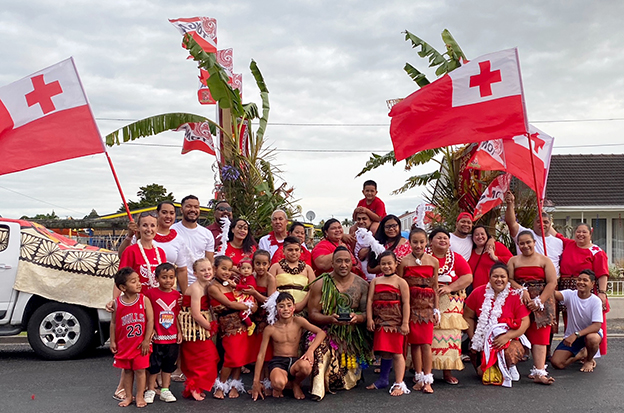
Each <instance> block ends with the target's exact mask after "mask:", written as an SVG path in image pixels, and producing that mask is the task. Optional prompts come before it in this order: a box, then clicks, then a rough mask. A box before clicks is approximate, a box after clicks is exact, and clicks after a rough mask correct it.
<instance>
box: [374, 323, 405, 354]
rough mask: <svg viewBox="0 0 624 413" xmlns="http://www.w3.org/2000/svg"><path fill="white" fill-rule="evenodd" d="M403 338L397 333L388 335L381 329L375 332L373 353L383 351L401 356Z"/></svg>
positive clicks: (388, 333)
mask: <svg viewBox="0 0 624 413" xmlns="http://www.w3.org/2000/svg"><path fill="white" fill-rule="evenodd" d="M404 339H405V336H404V335H403V334H401V333H400V332H399V331H396V332H394V333H390V332H387V331H385V330H384V329H383V328H380V329H378V330H375V337H374V338H373V351H385V352H387V353H393V354H403V340H404Z"/></svg>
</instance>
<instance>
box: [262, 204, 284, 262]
mask: <svg viewBox="0 0 624 413" xmlns="http://www.w3.org/2000/svg"><path fill="white" fill-rule="evenodd" d="M271 227H272V228H273V231H271V232H269V233H268V234H267V235H265V236H264V237H262V238H260V242H259V243H258V249H261V250H265V251H269V253H270V254H271V258H273V254H275V251H277V249H278V248H279V246H280V245H281V244H282V243H283V242H284V238H286V237H287V236H288V228H287V227H288V217H287V216H286V212H284V211H283V210H281V209H276V210H275V211H273V213H272V214H271Z"/></svg>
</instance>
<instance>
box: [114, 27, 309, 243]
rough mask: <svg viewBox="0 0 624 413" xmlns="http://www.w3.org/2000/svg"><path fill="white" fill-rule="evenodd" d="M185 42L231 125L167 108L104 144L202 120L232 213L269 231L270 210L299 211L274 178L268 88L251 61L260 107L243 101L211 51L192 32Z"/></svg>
mask: <svg viewBox="0 0 624 413" xmlns="http://www.w3.org/2000/svg"><path fill="white" fill-rule="evenodd" d="M184 44H185V46H186V48H187V50H188V51H189V53H190V54H191V56H193V59H194V60H195V61H196V62H198V66H199V67H200V68H202V69H204V70H206V71H207V72H208V73H209V75H210V77H209V78H208V79H207V86H208V87H209V88H210V93H211V95H212V97H213V98H214V100H216V101H217V103H218V104H219V108H220V109H222V110H223V112H224V114H225V115H224V118H229V119H231V128H230V127H229V126H228V127H222V126H221V125H219V124H218V123H217V122H215V121H213V120H211V119H208V118H206V117H204V116H200V115H196V114H190V113H166V114H162V115H157V116H152V117H149V118H146V119H142V120H139V121H137V122H134V123H132V124H130V125H127V126H125V127H123V128H122V129H120V130H117V131H114V132H112V133H111V134H109V135H108V136H106V144H107V145H108V146H113V145H119V144H120V140H119V135H120V133H121V135H122V140H123V142H128V141H132V140H135V139H138V138H141V137H145V136H152V135H156V134H158V133H161V132H164V131H167V130H172V129H177V128H178V127H179V126H180V125H181V124H183V123H186V122H207V123H208V126H209V128H210V133H211V134H212V135H213V136H216V135H217V131H219V132H220V137H221V140H222V142H221V148H220V149H221V158H218V159H217V166H218V171H219V182H216V184H215V186H216V190H217V192H220V193H221V195H222V196H223V197H224V198H225V199H227V200H228V201H229V203H230V205H232V209H233V214H234V215H235V216H240V217H244V218H246V219H248V220H249V221H250V223H251V226H252V232H253V234H254V235H255V236H259V235H261V234H264V233H266V232H268V230H269V228H270V225H271V213H272V212H273V211H274V210H275V209H277V208H281V209H283V210H285V211H286V212H287V214H288V215H289V216H290V217H292V216H295V215H298V214H300V213H301V208H300V207H299V206H298V205H295V201H294V200H293V197H292V191H293V188H291V187H288V185H287V184H286V183H285V182H283V183H281V184H278V183H277V182H276V176H278V175H279V170H278V169H277V168H276V167H275V165H273V164H272V163H271V162H270V161H271V160H272V158H271V151H270V150H268V149H266V148H265V146H264V145H265V141H264V133H265V130H266V126H267V123H268V119H269V110H270V105H269V90H268V88H267V87H266V84H265V82H264V78H263V77H262V74H261V73H260V69H258V66H257V64H256V62H255V61H253V60H252V61H251V63H250V65H249V69H250V71H251V73H252V75H253V77H254V79H255V81H256V85H257V86H258V88H259V89H260V97H261V99H262V113H260V112H259V110H258V107H257V105H256V104H255V103H247V104H243V103H242V102H241V95H240V92H239V91H238V89H233V88H232V86H231V85H230V84H228V75H227V73H226V72H225V70H224V69H223V68H222V67H221V66H220V65H219V64H218V63H217V60H216V55H215V54H214V53H206V52H204V51H203V50H202V49H201V47H200V46H199V45H198V44H197V43H196V42H195V41H194V40H193V38H192V37H191V36H188V35H187V36H185V37H184ZM253 119H258V123H259V125H258V127H257V129H256V130H255V131H254V130H253V129H252V128H251V120H253ZM244 125H247V128H246V132H245V133H246V134H247V135H248V142H249V149H248V150H241V148H242V147H243V146H244V145H241V139H243V137H244V136H243V135H244V132H243V126H244Z"/></svg>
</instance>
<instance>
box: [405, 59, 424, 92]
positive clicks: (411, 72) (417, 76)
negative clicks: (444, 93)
mask: <svg viewBox="0 0 624 413" xmlns="http://www.w3.org/2000/svg"><path fill="white" fill-rule="evenodd" d="M403 70H405V72H406V73H407V74H408V76H409V77H411V78H412V80H413V81H414V82H416V84H417V85H418V86H420V87H423V86H427V85H428V84H429V80H427V76H425V74H424V73H422V72H421V71H420V70H418V69H416V68H415V67H414V66H412V65H410V64H409V63H405V67H404V68H403Z"/></svg>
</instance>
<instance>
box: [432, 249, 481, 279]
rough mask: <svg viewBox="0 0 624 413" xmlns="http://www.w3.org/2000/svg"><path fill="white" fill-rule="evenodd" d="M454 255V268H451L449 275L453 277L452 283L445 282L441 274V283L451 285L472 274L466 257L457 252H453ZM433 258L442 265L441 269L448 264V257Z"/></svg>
mask: <svg viewBox="0 0 624 413" xmlns="http://www.w3.org/2000/svg"><path fill="white" fill-rule="evenodd" d="M452 254H453V255H454V263H453V268H451V271H450V272H449V273H448V275H449V276H450V277H451V281H449V282H446V281H444V279H441V278H440V277H441V276H442V274H440V275H438V282H440V283H443V284H451V283H453V282H455V280H457V279H458V278H459V277H461V276H462V275H466V274H470V273H472V270H470V266H469V265H468V263H467V262H466V260H465V259H464V257H462V256H461V255H460V254H458V253H456V252H453V253H452ZM432 256H433V257H435V258H437V259H438V262H439V263H440V269H442V268H443V267H444V263H445V262H446V255H445V256H444V257H442V258H438V257H436V256H435V255H432Z"/></svg>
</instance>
